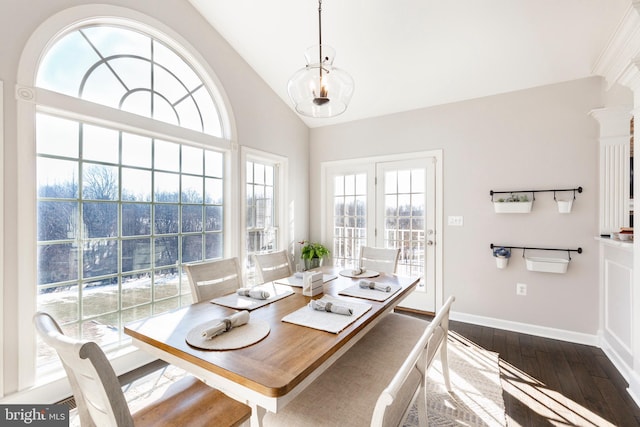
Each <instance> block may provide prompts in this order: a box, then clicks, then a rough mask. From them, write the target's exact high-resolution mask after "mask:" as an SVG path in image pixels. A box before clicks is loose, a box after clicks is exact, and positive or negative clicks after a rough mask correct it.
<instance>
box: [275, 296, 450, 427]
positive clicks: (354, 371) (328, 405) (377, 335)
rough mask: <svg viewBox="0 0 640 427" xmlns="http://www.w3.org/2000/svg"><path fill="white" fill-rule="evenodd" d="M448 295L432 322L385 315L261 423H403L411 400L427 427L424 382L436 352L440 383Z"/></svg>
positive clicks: (444, 362) (445, 366)
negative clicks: (416, 406)
mask: <svg viewBox="0 0 640 427" xmlns="http://www.w3.org/2000/svg"><path fill="white" fill-rule="evenodd" d="M454 299H455V298H454V297H450V298H449V299H448V300H447V302H446V303H445V304H444V305H443V306H442V308H440V310H439V312H438V315H437V316H436V317H435V318H434V319H433V320H432V321H431V322H428V321H426V320H422V319H418V318H416V317H412V316H408V315H404V314H397V313H390V314H387V315H386V316H385V317H384V318H383V319H382V320H380V321H379V322H378V323H377V324H376V325H375V326H374V327H373V328H372V329H371V330H370V331H369V332H367V333H366V335H364V336H363V337H362V338H361V339H360V340H359V341H358V342H357V343H356V344H355V345H354V346H353V347H351V348H350V349H349V350H347V351H346V352H345V353H344V354H343V355H342V356H341V357H340V358H339V359H338V360H336V361H335V362H334V363H333V365H331V366H330V367H329V368H328V369H327V370H326V371H324V372H323V373H322V374H321V375H320V376H319V377H318V378H316V379H315V380H314V381H313V382H312V383H311V384H310V385H309V386H308V387H307V388H306V389H305V390H303V391H302V392H301V393H300V394H299V395H298V396H297V397H296V398H294V399H293V400H292V401H291V402H289V404H287V406H285V407H284V408H282V410H280V409H279V410H278V412H277V413H267V414H266V415H265V417H264V425H265V427H285V426H286V427H293V426H316V425H323V426H338V425H345V426H346V425H349V426H365V425H370V426H372V427H382V426H385V427H388V426H393V427H397V426H402V425H403V421H404V420H405V418H406V416H407V414H408V412H409V410H410V409H411V407H412V406H413V403H414V402H416V399H419V400H418V401H417V405H418V415H419V422H420V426H421V427H423V426H426V425H427V412H426V381H427V373H428V370H429V367H430V366H431V364H432V362H433V360H434V356H435V355H436V353H437V352H438V350H440V359H441V361H442V371H443V376H444V382H445V386H446V388H447V390H448V391H451V383H450V380H449V366H448V361H447V335H448V330H449V312H450V310H451V304H452V303H453V301H454Z"/></svg>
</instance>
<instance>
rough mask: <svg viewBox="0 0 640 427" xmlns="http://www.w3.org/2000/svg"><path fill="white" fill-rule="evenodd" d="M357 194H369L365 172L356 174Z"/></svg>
mask: <svg viewBox="0 0 640 427" xmlns="http://www.w3.org/2000/svg"><path fill="white" fill-rule="evenodd" d="M356 194H358V195H361V194H365V195H366V194H367V175H365V174H363V173H361V174H358V175H356Z"/></svg>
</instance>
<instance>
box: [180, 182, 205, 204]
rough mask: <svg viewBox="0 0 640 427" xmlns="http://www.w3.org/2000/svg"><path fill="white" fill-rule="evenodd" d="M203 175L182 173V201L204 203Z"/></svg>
mask: <svg viewBox="0 0 640 427" xmlns="http://www.w3.org/2000/svg"><path fill="white" fill-rule="evenodd" d="M202 185H203V183H202V177H200V176H190V175H182V203H202V190H203V188H202Z"/></svg>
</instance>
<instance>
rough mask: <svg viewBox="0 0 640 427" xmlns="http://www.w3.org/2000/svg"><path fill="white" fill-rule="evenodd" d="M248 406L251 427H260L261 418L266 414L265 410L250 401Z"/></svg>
mask: <svg viewBox="0 0 640 427" xmlns="http://www.w3.org/2000/svg"><path fill="white" fill-rule="evenodd" d="M249 406H251V427H262V425H263V424H262V419H263V418H264V416H265V415H266V413H267V410H266V409H264V408H263V407H262V406H258V405H256V404H255V403H250V404H249Z"/></svg>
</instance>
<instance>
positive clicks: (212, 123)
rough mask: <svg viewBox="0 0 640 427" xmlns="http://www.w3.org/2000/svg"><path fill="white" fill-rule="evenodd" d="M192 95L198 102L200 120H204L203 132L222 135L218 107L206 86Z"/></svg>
mask: <svg viewBox="0 0 640 427" xmlns="http://www.w3.org/2000/svg"><path fill="white" fill-rule="evenodd" d="M193 97H194V99H195V100H196V103H197V104H198V108H199V109H200V113H201V114H202V121H203V122H204V132H205V133H206V134H208V135H213V136H218V137H222V136H223V135H222V124H221V123H220V115H219V113H218V109H217V108H216V106H215V104H214V103H213V99H212V98H211V95H210V94H209V92H208V91H207V88H206V87H204V86H202V87H201V88H200V89H197V90H196V91H195V92H194V93H193Z"/></svg>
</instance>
